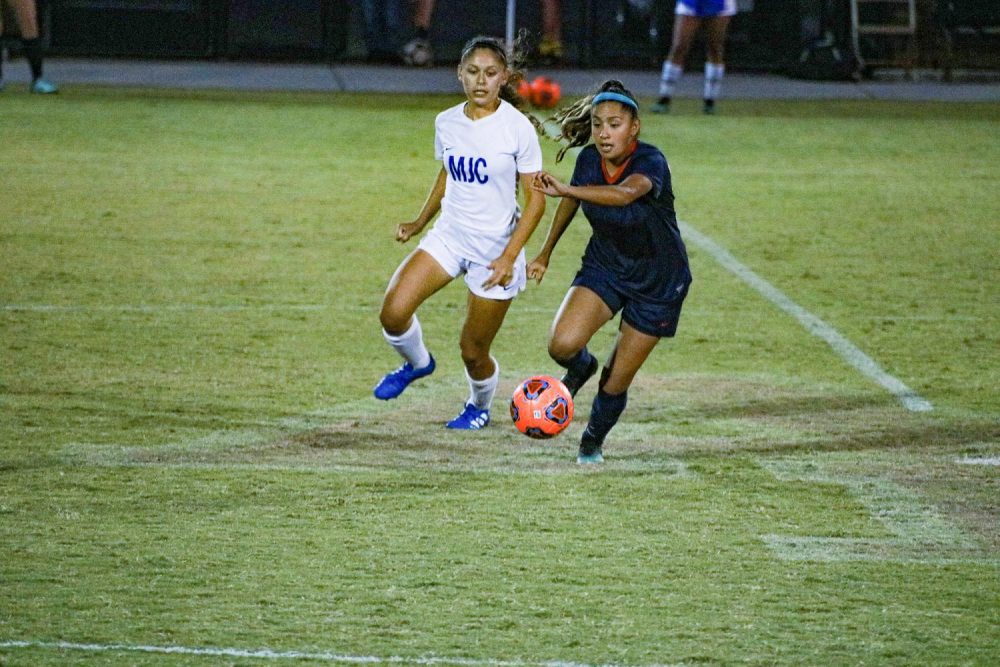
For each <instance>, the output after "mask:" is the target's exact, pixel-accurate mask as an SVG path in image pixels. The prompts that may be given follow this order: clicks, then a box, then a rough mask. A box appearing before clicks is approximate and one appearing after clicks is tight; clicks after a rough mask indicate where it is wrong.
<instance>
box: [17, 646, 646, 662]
mask: <svg viewBox="0 0 1000 667" xmlns="http://www.w3.org/2000/svg"><path fill="white" fill-rule="evenodd" d="M18 648H21V649H54V650H60V651H89V652H92V653H104V652H128V653H162V654H172V655H194V656H204V657H210V658H218V657H224V658H256V659H260V660H316V661H320V662H334V663H347V664H355V665H357V664H362V665H380V664H392V665H459V666H461V667H624V666H623V665H599V666H598V665H591V664H588V663H580V662H567V661H562V660H549V661H538V662H530V661H523V660H489V659H476V658H446V657H438V656H425V657H420V656H417V657H412V658H407V657H404V656H398V655H393V656H375V655H347V654H341V653H332V652H326V651H319V652H311V651H275V650H272V649H267V648H264V649H242V648H216V647H204V648H201V647H190V646H145V645H142V644H78V643H74V642H65V641H63V642H40V641H0V650H2V649H18ZM646 667H666V666H664V665H649V666H646Z"/></svg>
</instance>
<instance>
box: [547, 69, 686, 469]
mask: <svg viewBox="0 0 1000 667" xmlns="http://www.w3.org/2000/svg"><path fill="white" fill-rule="evenodd" d="M556 120H557V121H558V122H559V123H560V126H561V129H562V132H561V136H560V139H563V140H565V141H566V142H567V143H568V145H567V146H566V147H564V148H563V149H562V151H560V153H559V156H558V157H557V159H556V161H557V162H558V161H559V160H560V159H562V156H563V155H564V154H565V152H566V150H567V149H569V148H571V147H574V146H583V145H584V144H586V146H585V147H584V148H583V150H582V151H580V154H579V156H578V157H577V160H576V168H575V169H574V171H573V178H572V180H571V182H570V184H569V185H566V184H565V183H562V182H560V181H559V180H558V179H557V178H556V177H555V176H553V175H552V174H550V173H548V172H545V171H543V172H540V173H539V174H538V175H537V176H536V177H535V179H534V180H533V183H532V187H533V188H534V189H536V190H538V191H539V192H544V193H545V194H547V195H549V196H552V197H561V198H562V201H561V202H560V203H559V207H558V209H557V210H556V213H555V215H554V216H553V218H552V224H551V226H550V228H549V232H548V235H547V237H546V239H545V243H544V245H543V246H542V248H541V250H540V251H539V254H538V256H537V257H535V259H534V260H532V261H531V262H530V263H529V264H528V277H529V278H534V279H535V280H537V281H539V282H541V280H542V278H543V276H544V275H545V271H546V269H547V268H548V265H549V260H550V259H551V256H552V251H553V250H554V249H555V246H556V244H557V243H558V242H559V238H560V237H561V236H562V234H563V232H564V231H565V230H566V227H567V226H568V225H569V223H570V221H572V219H573V217H574V216H575V215H576V212H577V209H579V208H580V207H581V206H582V208H583V214H584V215H585V216H586V218H587V220H588V221H589V222H590V225H591V227H592V229H593V235H592V236H591V238H590V241H589V242H588V244H587V248H586V250H585V251H584V255H583V263H582V266H581V267H580V270H579V272H578V273H577V274H576V277H575V278H574V279H573V284H572V286H571V287H570V289H569V291H568V292H567V293H566V297H565V299H564V300H563V303H562V305H561V306H560V308H559V312H558V313H557V314H556V318H555V322H554V323H553V325H552V331H551V333H550V337H549V355H550V356H551V357H552V359H554V360H555V361H556V363H558V364H560V365H561V366H563V367H564V368H566V370H567V372H566V375H565V376H564V377H563V382H564V383H565V384H566V386H567V388H568V389H569V390H570V392H571V393H572V394H573V395H576V392H577V391H578V390H579V389H580V387H581V386H583V384H584V383H585V382H586V381H587V380H588V379H589V378H590V377H591V376H593V375H594V374H595V373H596V372H597V365H598V363H597V359H596V358H595V357H594V356H593V355H592V354H591V353H590V352H589V351H588V350H587V347H586V346H587V343H588V342H589V341H590V339H591V337H593V335H594V334H595V333H597V331H598V330H599V329H600V328H601V327H602V326H603V325H604V324H605V323H606V322H608V321H609V320H611V319H612V318H613V317H614V316H615V315H616V314H617V313H618V311H621V313H622V318H621V324H620V325H619V327H618V337H617V340H616V341H615V345H614V348H613V349H612V352H611V356H610V358H609V359H608V361H607V363H606V364H605V367H604V370H603V372H602V373H601V378H600V382H599V384H598V390H597V396H596V398H595V399H594V403H593V407H592V409H591V413H590V421H589V422H588V423H587V428H586V430H584V432H583V437H582V439H581V442H580V451H579V454H578V456H577V462H579V463H600V462H602V461H603V460H604V459H603V455H602V451H601V447H602V445H603V443H604V439H605V437H606V436H607V435H608V432H609V431H610V430H611V428H612V427H613V426H614V425H615V423H617V421H618V418H619V416H620V415H621V413H622V411H623V410H624V409H625V403H626V401H627V396H628V388H629V385H631V383H632V379H633V378H634V377H635V374H636V372H637V371H638V370H639V367H640V366H642V364H643V362H644V361H645V360H646V358H647V357H648V356H649V354H650V353H651V352H652V351H653V348H654V347H655V346H656V344H657V342H659V340H660V338H665V337H671V336H673V335H674V333H675V332H676V330H677V320H678V318H679V317H680V313H681V305H682V304H683V302H684V297H685V296H687V292H688V285H690V283H691V272H690V270H689V268H688V259H687V251H686V250H685V248H684V242H683V241H682V240H681V236H680V232H679V230H678V228H677V217H676V214H675V213H674V195H673V191H672V189H671V187H670V168H669V167H668V166H667V160H666V158H665V157H664V156H663V153H661V152H660V151H659V149H657V148H656V147H655V146H652V145H650V144H647V143H643V142H641V141H639V105H638V104H637V103H636V101H635V96H633V95H632V93H630V92H629V91H628V90H626V89H625V87H624V86H623V85H622V84H621V82H619V81H608V82H606V83H604V85H602V86H601V88H600V90H599V92H598V93H597V94H596V95H594V96H588V97H586V98H584V99H582V100H580V101H579V102H577V103H576V104H574V105H573V106H571V107H569V108H568V109H565V110H564V111H562V112H560V113H559V114H558V115H557V116H556ZM591 139H593V142H592V143H589V142H590V141H591Z"/></svg>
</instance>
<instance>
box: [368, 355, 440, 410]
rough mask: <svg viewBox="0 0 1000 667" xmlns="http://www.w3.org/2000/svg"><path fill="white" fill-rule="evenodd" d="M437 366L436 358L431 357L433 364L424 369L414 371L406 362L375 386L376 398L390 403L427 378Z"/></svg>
mask: <svg viewBox="0 0 1000 667" xmlns="http://www.w3.org/2000/svg"><path fill="white" fill-rule="evenodd" d="M436 365H437V364H435V363H434V356H433V355H432V356H431V363H429V364H427V365H426V366H424V367H423V368H418V369H417V370H414V369H413V366H411V365H410V362H406V363H405V364H403V365H402V366H400V367H399V368H397V369H396V370H394V371H392V372H391V373H387V374H386V376H385V377H384V378H382V380H381V381H380V382H379V383H378V384H377V385H376V386H375V398H377V399H379V400H382V401H388V400H390V399H393V398H396V397H397V396H399V395H400V394H402V393H403V390H404V389H406V388H407V387H409V386H410V383H411V382H413V381H414V380H419V379H420V378H422V377H427V376H428V375H430V374H431V373H433V372H434V368H435V367H436Z"/></svg>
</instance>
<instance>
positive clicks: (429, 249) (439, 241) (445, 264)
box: [417, 225, 528, 301]
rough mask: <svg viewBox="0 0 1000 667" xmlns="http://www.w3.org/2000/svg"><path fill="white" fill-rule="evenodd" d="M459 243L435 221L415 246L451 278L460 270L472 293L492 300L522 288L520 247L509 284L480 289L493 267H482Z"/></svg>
mask: <svg viewBox="0 0 1000 667" xmlns="http://www.w3.org/2000/svg"><path fill="white" fill-rule="evenodd" d="M461 245H462V244H461V242H460V241H459V240H458V239H456V238H451V237H450V235H449V234H448V233H447V232H444V231H442V230H441V229H439V228H438V227H437V226H436V225H435V226H434V227H432V228H431V230H430V231H429V232H427V233H426V234H425V235H424V237H423V238H422V239H421V240H420V244H419V245H418V246H417V248H418V249H419V250H423V251H424V252H426V253H427V254H428V255H430V256H431V257H433V258H434V261H436V262H437V263H438V264H440V265H441V268H443V269H444V270H445V271H446V272H447V273H448V275H449V276H451V277H452V278H457V277H458V276H460V275H462V274H463V273H464V274H465V284H466V286H467V287H468V288H469V291H470V292H472V293H473V294H475V295H476V296H481V297H483V298H484V299H494V300H496V301H509V300H510V299H513V298H514V297H515V296H517V295H518V294H519V293H520V292H522V291H524V287H525V285H526V284H527V282H528V280H527V277H526V276H527V270H526V268H525V265H526V262H525V259H524V250H521V252H520V253H518V255H517V259H516V260H515V261H514V277H513V278H512V279H511V281H510V284H509V285H507V286H506V287H502V286H500V285H497V286H495V287H491V288H489V289H483V283H484V282H486V281H487V280H489V277H490V276H491V275H493V271H491V270H490V269H488V268H486V264H484V263H483V262H482V260H481V259H470V258H468V257H466V256H465V253H462V252H461V251H460V248H461ZM498 255H499V253H498Z"/></svg>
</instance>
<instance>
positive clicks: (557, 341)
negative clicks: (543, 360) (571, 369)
mask: <svg viewBox="0 0 1000 667" xmlns="http://www.w3.org/2000/svg"><path fill="white" fill-rule="evenodd" d="M582 348H583V346H582V345H579V344H578V343H577V341H575V340H572V339H570V338H564V337H561V336H553V337H552V338H550V339H549V356H550V357H552V360H553V361H555V362H556V363H557V364H560V365H565V364H566V363H568V362H569V360H570V359H572V358H573V357H574V356H576V353H577V352H579V351H580V350H581V349H582Z"/></svg>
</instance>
